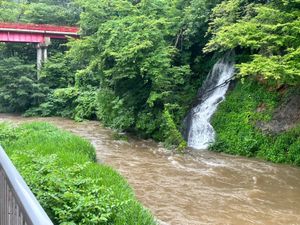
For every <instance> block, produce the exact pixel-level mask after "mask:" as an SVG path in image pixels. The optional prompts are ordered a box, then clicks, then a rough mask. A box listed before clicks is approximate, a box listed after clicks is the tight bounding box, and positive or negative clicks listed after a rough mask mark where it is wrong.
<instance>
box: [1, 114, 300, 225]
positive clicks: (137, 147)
mask: <svg viewBox="0 0 300 225" xmlns="http://www.w3.org/2000/svg"><path fill="white" fill-rule="evenodd" d="M33 120H34V121H47V122H51V123H53V124H55V125H57V126H58V127H60V128H63V129H66V130H69V131H71V132H73V133H75V134H78V135H80V136H82V137H84V138H86V139H88V140H90V141H91V142H92V143H93V144H94V146H95V147H96V150H97V157H98V160H99V162H103V163H105V164H108V165H110V166H112V167H114V168H115V169H116V170H118V171H119V172H120V173H121V174H122V175H123V176H125V177H126V178H127V180H128V182H129V183H130V185H131V186H132V187H133V189H134V190H135V193H136V196H137V198H138V199H139V200H140V201H141V202H142V203H143V204H144V205H145V206H146V207H148V208H149V209H150V210H151V211H152V212H153V214H154V215H155V216H156V217H157V218H158V219H159V220H161V221H163V224H170V225H201V224H222V225H223V224H224V225H225V224H236V225H243V224H272V225H276V224H283V225H288V224H290V225H291V224H294V225H296V224H299V225H300V168H294V167H291V166H286V165H275V164H271V163H266V162H262V161H258V160H254V159H247V158H242V157H234V156H227V155H222V154H216V153H212V152H208V151H198V152H192V153H191V154H189V155H184V156H182V155H176V154H172V153H168V152H166V151H165V150H164V149H163V148H162V147H160V146H159V145H158V144H156V143H154V142H152V141H143V140H134V139H130V140H129V142H125V141H116V140H114V139H113V138H112V132H111V131H110V130H109V129H106V128H103V127H102V126H101V125H100V124H99V123H98V122H83V123H76V122H73V121H71V120H67V119H61V118H22V117H19V116H13V115H6V114H0V121H12V122H15V123H19V122H24V121H33Z"/></svg>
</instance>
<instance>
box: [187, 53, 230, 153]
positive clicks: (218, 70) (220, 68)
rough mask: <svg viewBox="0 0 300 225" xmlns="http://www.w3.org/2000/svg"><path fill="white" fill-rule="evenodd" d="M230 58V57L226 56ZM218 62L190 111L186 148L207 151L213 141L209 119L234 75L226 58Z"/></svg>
mask: <svg viewBox="0 0 300 225" xmlns="http://www.w3.org/2000/svg"><path fill="white" fill-rule="evenodd" d="M228 57H230V56H228ZM228 57H225V58H224V59H221V60H219V61H218V62H217V63H216V64H215V65H214V67H213V69H212V71H211V73H210V74H209V76H208V78H207V80H206V81H205V83H204V85H203V88H204V94H203V95H202V96H200V97H201V99H202V101H201V102H200V104H199V105H197V106H196V107H194V108H193V109H192V110H191V115H190V116H191V120H190V128H189V132H188V146H189V147H192V148H195V149H207V147H208V146H209V145H210V144H211V143H213V142H214V140H215V131H214V128H213V127H212V125H211V124H210V119H211V117H212V116H213V114H214V113H215V111H216V110H217V107H218V105H219V103H220V102H222V101H223V100H224V99H225V94H226V92H227V90H228V87H229V80H230V79H231V78H232V77H233V74H234V64H233V62H230V61H229V60H228V59H227V58H228Z"/></svg>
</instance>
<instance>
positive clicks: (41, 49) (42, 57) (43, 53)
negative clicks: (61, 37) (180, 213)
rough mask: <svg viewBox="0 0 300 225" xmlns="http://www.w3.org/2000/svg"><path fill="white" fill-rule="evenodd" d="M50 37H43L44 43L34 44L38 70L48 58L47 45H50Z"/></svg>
mask: <svg viewBox="0 0 300 225" xmlns="http://www.w3.org/2000/svg"><path fill="white" fill-rule="evenodd" d="M50 43H51V42H50V38H45V43H39V44H37V46H36V49H37V54H36V58H37V59H36V67H37V70H38V73H39V71H40V70H41V69H42V65H43V63H44V62H46V61H47V59H48V46H49V45H50Z"/></svg>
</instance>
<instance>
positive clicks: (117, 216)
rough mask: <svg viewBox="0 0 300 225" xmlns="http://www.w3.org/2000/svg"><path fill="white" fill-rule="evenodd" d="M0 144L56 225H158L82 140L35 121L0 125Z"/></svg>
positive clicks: (119, 178) (130, 191)
mask: <svg viewBox="0 0 300 225" xmlns="http://www.w3.org/2000/svg"><path fill="white" fill-rule="evenodd" d="M0 143H1V144H2V145H3V147H4V148H5V149H6V151H7V153H8V155H9V156H10V158H11V159H12V161H13V162H14V164H15V165H16V167H17V169H18V170H19V171H20V173H21V174H22V176H23V177H24V179H25V180H26V182H27V183H28V185H29V186H30V188H31V189H32V191H33V192H34V194H35V195H36V196H37V198H38V200H39V201H40V203H41V205H42V206H43V207H44V209H45V210H46V212H47V213H48V215H49V216H50V218H51V219H52V220H53V222H54V223H55V224H62V225H74V224H99V225H102V224H116V225H126V224H128V225H130V224H136V225H143V224H145V225H148V224H150V225H151V224H156V222H155V220H154V218H153V217H152V215H151V214H150V213H149V212H148V210H146V209H145V208H144V207H143V206H142V205H141V204H140V203H139V202H138V201H137V200H136V198H135V196H134V193H133V191H132V190H131V188H130V187H129V185H128V183H127V182H126V181H125V180H124V179H123V178H122V177H121V176H120V175H119V174H118V173H117V172H116V171H114V170H113V169H112V168H110V167H108V166H105V165H101V164H97V163H95V150H94V148H93V146H92V145H91V144H90V143H89V142H87V141H86V140H83V139H82V138H80V137H77V136H75V135H73V134H70V133H68V132H65V131H62V130H60V129H57V128H56V127H54V126H52V125H49V124H47V123H40V122H34V123H29V124H23V125H20V126H18V127H12V126H11V125H9V124H0Z"/></svg>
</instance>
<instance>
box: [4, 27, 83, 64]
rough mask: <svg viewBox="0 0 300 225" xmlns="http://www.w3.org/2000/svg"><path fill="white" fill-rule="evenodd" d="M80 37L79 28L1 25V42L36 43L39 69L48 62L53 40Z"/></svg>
mask: <svg viewBox="0 0 300 225" xmlns="http://www.w3.org/2000/svg"><path fill="white" fill-rule="evenodd" d="M68 37H73V38H77V37H79V28H78V27H67V26H53V25H46V24H19V23H0V42H14V43H36V44H37V68H38V69H40V68H41V65H42V62H43V61H45V60H47V47H48V45H50V43H51V39H67V38H68Z"/></svg>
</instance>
